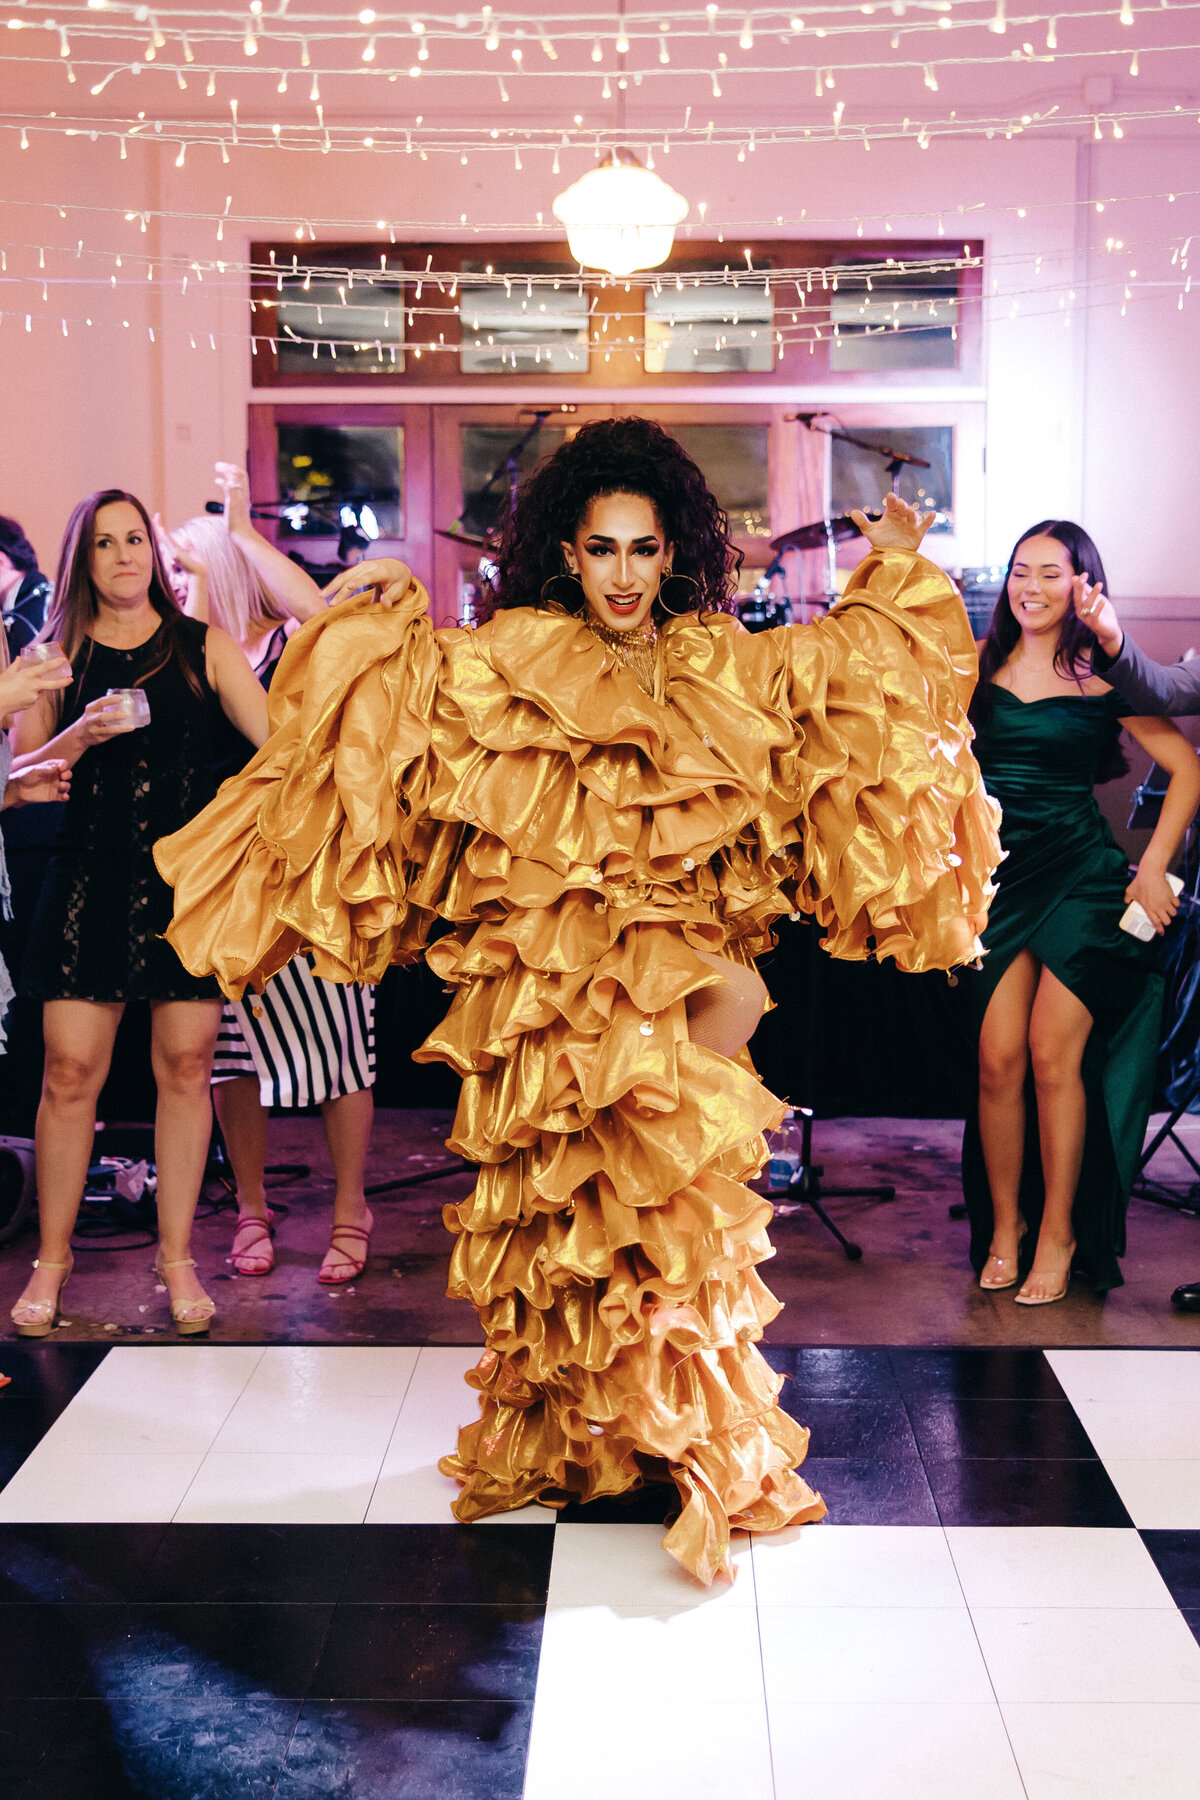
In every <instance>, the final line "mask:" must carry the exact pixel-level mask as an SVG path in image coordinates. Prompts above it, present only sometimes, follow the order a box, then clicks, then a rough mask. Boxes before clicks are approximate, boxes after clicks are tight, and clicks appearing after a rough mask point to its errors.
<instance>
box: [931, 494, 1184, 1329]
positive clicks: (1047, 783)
mask: <svg viewBox="0 0 1200 1800" xmlns="http://www.w3.org/2000/svg"><path fill="white" fill-rule="evenodd" d="M1103 583H1104V571H1103V567H1102V565H1101V562H1100V557H1099V555H1098V553H1097V551H1096V547H1095V545H1094V544H1093V543H1092V541H1091V539H1090V538H1089V537H1088V536H1087V534H1086V533H1085V532H1084V531H1082V530H1081V529H1080V527H1079V526H1077V525H1072V524H1070V523H1068V522H1066V521H1062V520H1046V521H1044V522H1043V523H1042V524H1040V525H1035V526H1034V527H1033V528H1032V530H1031V531H1029V532H1027V533H1026V534H1025V536H1024V537H1022V538H1021V539H1020V540H1019V542H1018V543H1017V545H1016V548H1015V549H1014V551H1013V554H1012V559H1011V561H1010V563H1009V567H1008V571H1007V574H1006V577H1005V584H1004V587H1003V588H1002V590H1001V594H1000V599H999V600H998V602H997V604H996V610H995V612H994V613H993V615H992V621H991V626H990V628H989V631H988V635H987V639H986V640H985V642H984V643H983V645H982V646H981V655H980V682H979V689H978V692H977V694H976V700H975V704H974V707H973V709H972V717H973V719H974V722H975V726H976V731H977V734H978V735H977V741H976V744H975V753H976V755H977V757H978V759H979V763H980V766H981V768H982V770H983V773H984V778H985V780H986V782H987V786H988V790H989V792H990V793H991V794H992V795H993V796H994V798H995V799H997V800H998V801H999V802H1000V805H1001V807H1002V808H1003V813H1004V817H1003V822H1002V824H1001V829H1000V841H1001V844H1002V845H1003V847H1004V850H1005V853H1006V856H1005V861H1004V862H1002V863H1001V865H1000V868H999V870H998V871H997V875H996V882H997V893H996V897H995V900H994V901H993V904H992V909H991V913H990V916H989V921H988V927H987V931H986V933H985V935H984V938H983V946H984V950H985V952H986V954H985V956H984V958H983V966H982V968H981V969H980V970H979V971H978V972H977V973H972V974H971V975H970V976H969V977H968V979H969V983H970V991H971V997H972V1002H973V1009H974V1016H975V1019H976V1023H977V1026H978V1029H979V1105H978V1114H977V1117H973V1118H972V1117H969V1118H968V1121H967V1130H966V1136H965V1140H964V1144H963V1190H964V1195H965V1198H966V1202H967V1212H968V1215H969V1217H970V1221H971V1262H972V1265H973V1266H974V1268H975V1270H976V1273H977V1274H978V1275H979V1285H980V1286H981V1287H983V1288H988V1289H999V1288H1009V1287H1016V1286H1017V1284H1018V1282H1019V1281H1021V1277H1022V1275H1024V1280H1023V1282H1021V1286H1020V1288H1019V1291H1018V1292H1017V1294H1016V1296H1015V1298H1016V1299H1017V1300H1018V1301H1019V1302H1020V1303H1021V1304H1023V1305H1026V1306H1044V1305H1047V1304H1048V1303H1050V1302H1051V1301H1054V1300H1061V1299H1062V1298H1063V1297H1064V1295H1065V1294H1066V1292H1067V1287H1068V1284H1069V1282H1070V1278H1071V1273H1072V1270H1073V1269H1075V1270H1078V1271H1080V1272H1081V1273H1084V1274H1086V1275H1088V1276H1089V1277H1090V1278H1091V1280H1092V1281H1093V1282H1094V1284H1095V1286H1096V1289H1097V1290H1098V1291H1099V1292H1104V1291H1105V1290H1106V1289H1108V1288H1111V1287H1116V1286H1118V1285H1119V1284H1120V1282H1121V1279H1122V1277H1121V1272H1120V1265H1119V1261H1118V1259H1119V1257H1120V1256H1121V1255H1122V1254H1123V1252H1124V1248H1125V1209H1126V1205H1127V1203H1128V1198H1129V1190H1130V1187H1131V1185H1132V1182H1133V1177H1134V1171H1135V1168H1136V1163H1137V1158H1138V1155H1139V1153H1140V1150H1141V1146H1142V1139H1143V1136H1144V1133H1145V1127H1146V1120H1147V1116H1148V1114H1149V1109H1150V1098H1151V1093H1152V1089H1153V1082H1154V1067H1155V1059H1156V1056H1157V1053H1158V1042H1159V1029H1160V1023H1161V1013H1162V980H1161V977H1160V976H1159V975H1158V973H1157V969H1156V961H1157V958H1156V945H1155V941H1154V940H1152V941H1151V942H1149V943H1142V942H1140V941H1139V940H1138V939H1137V938H1136V937H1133V936H1131V935H1130V934H1129V933H1128V932H1127V931H1123V930H1122V929H1121V927H1120V920H1121V916H1122V913H1123V911H1124V908H1125V905H1126V903H1127V902H1129V901H1132V900H1137V901H1139V902H1140V904H1141V905H1142V907H1143V908H1144V909H1145V911H1146V913H1147V914H1148V916H1149V918H1150V920H1151V922H1152V924H1153V925H1154V928H1155V931H1156V932H1157V933H1159V934H1161V933H1162V931H1163V930H1164V929H1165V928H1166V926H1167V925H1168V924H1169V923H1170V920H1171V917H1172V915H1173V914H1174V912H1175V910H1176V905H1177V902H1176V901H1175V898H1174V896H1173V895H1172V893H1171V889H1170V887H1169V886H1168V884H1167V880H1166V874H1167V868H1168V866H1169V863H1170V860H1171V858H1172V856H1173V855H1174V854H1175V851H1176V849H1177V848H1178V846H1179V843H1180V841H1181V839H1182V837H1183V834H1184V831H1185V830H1186V829H1187V826H1188V824H1189V823H1190V821H1191V819H1192V816H1193V814H1194V813H1195V811H1196V808H1197V805H1198V804H1200V762H1198V761H1197V758H1196V755H1195V753H1194V751H1193V750H1192V748H1191V746H1190V744H1189V743H1188V741H1187V739H1186V738H1185V737H1184V736H1183V735H1182V733H1181V732H1179V731H1178V729H1177V728H1176V727H1175V726H1174V725H1172V724H1171V722H1170V721H1169V720H1167V719H1149V718H1130V717H1128V716H1127V710H1128V709H1127V708H1125V707H1124V706H1123V705H1122V703H1121V701H1120V700H1119V699H1118V697H1117V695H1116V694H1115V693H1114V692H1113V691H1112V689H1111V688H1110V687H1108V685H1107V684H1106V683H1105V682H1103V681H1101V680H1099V678H1098V677H1095V676H1093V675H1092V674H1091V672H1090V660H1089V650H1090V639H1089V637H1088V634H1087V633H1086V631H1085V630H1084V629H1083V627H1082V626H1081V625H1080V624H1079V622H1078V620H1077V618H1076V616H1075V610H1074V600H1075V596H1076V594H1079V595H1080V596H1081V597H1083V598H1085V599H1086V598H1089V597H1090V596H1091V595H1092V594H1093V593H1099V592H1100V591H1101V588H1102V586H1103ZM1122 725H1123V726H1124V727H1125V729H1126V730H1127V731H1128V732H1129V733H1130V735H1131V736H1132V737H1133V738H1134V739H1135V740H1136V741H1137V743H1139V744H1140V745H1141V746H1142V748H1143V749H1145V750H1148V751H1149V752H1150V754H1151V756H1152V757H1153V758H1154V759H1155V761H1157V762H1159V763H1160V764H1161V765H1162V766H1163V768H1165V769H1166V770H1167V772H1168V774H1169V775H1170V786H1169V788H1168V790H1167V795H1166V798H1165V799H1164V801H1163V807H1162V813H1161V816H1160V820H1159V824H1158V826H1157V828H1156V830H1155V832H1154V835H1153V837H1152V838H1151V840H1150V843H1149V845H1148V846H1147V849H1146V851H1145V853H1144V854H1143V856H1142V860H1141V864H1140V865H1139V867H1138V870H1137V873H1136V874H1135V876H1134V877H1133V879H1132V881H1131V880H1130V877H1129V869H1128V864H1127V862H1126V859H1125V856H1124V854H1123V852H1122V851H1121V850H1120V849H1119V848H1118V846H1117V844H1116V843H1115V841H1114V839H1113V836H1112V833H1111V831H1110V830H1109V828H1108V825H1107V823H1106V822H1105V820H1104V818H1103V816H1102V815H1101V812H1100V808H1099V806H1098V805H1097V803H1096V798H1095V795H1094V793H1093V788H1094V786H1095V784H1096V783H1097V782H1098V781H1106V780H1111V779H1112V777H1113V776H1114V775H1116V774H1119V773H1121V771H1122V768H1123V766H1124V765H1123V762H1122V759H1121V753H1120V748H1119V741H1118V740H1119V736H1120V729H1121V726H1122Z"/></svg>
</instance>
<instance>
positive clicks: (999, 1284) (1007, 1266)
mask: <svg viewBox="0 0 1200 1800" xmlns="http://www.w3.org/2000/svg"><path fill="white" fill-rule="evenodd" d="M1026 1229H1027V1227H1025V1226H1022V1228H1021V1235H1020V1237H1019V1238H1018V1239H1017V1254H1016V1255H1015V1256H989V1257H988V1259H987V1262H985V1263H984V1265H983V1268H982V1269H981V1271H980V1274H979V1285H980V1287H981V1288H982V1289H983V1291H984V1293H985V1294H998V1293H1001V1292H1003V1290H1004V1289H1005V1288H1010V1287H1016V1285H1017V1282H1018V1281H1019V1279H1020V1273H1019V1270H1018V1268H1017V1264H1018V1263H1019V1262H1020V1260H1021V1245H1022V1244H1023V1243H1024V1241H1025V1231H1026ZM990 1263H994V1264H995V1265H996V1271H997V1273H998V1274H999V1276H1000V1279H999V1280H998V1281H985V1280H984V1276H985V1275H986V1274H987V1270H988V1264H990ZM1010 1271H1011V1273H1010Z"/></svg>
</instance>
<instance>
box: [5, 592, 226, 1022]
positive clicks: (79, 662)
mask: <svg viewBox="0 0 1200 1800" xmlns="http://www.w3.org/2000/svg"><path fill="white" fill-rule="evenodd" d="M177 630H178V633H179V643H180V648H181V650H182V652H183V655H184V656H185V657H186V659H187V663H188V667H189V668H190V669H191V670H192V672H193V673H194V675H195V676H196V677H197V680H198V682H199V688H200V691H199V693H197V692H196V691H195V689H194V688H193V687H192V685H191V683H190V682H189V681H188V680H187V677H186V676H185V674H184V672H183V670H182V669H181V668H180V666H179V662H178V660H177V659H176V658H175V657H173V656H172V657H171V658H169V659H168V660H167V661H166V663H165V664H164V665H163V666H162V667H161V668H159V669H157V671H156V672H155V673H154V674H152V675H149V676H146V675H145V674H144V671H145V670H147V669H153V668H154V666H155V664H156V663H159V662H160V661H161V660H162V657H163V652H164V648H165V646H164V643H163V638H164V635H165V628H162V627H160V629H159V630H158V631H157V632H156V633H155V635H154V636H153V637H152V638H151V639H150V640H149V641H148V642H147V643H145V644H142V645H140V646H139V647H138V648H137V649H136V650H115V649H113V648H112V647H111V646H110V645H108V644H98V643H95V642H94V641H91V640H89V641H88V642H86V643H85V644H84V645H83V647H82V649H81V650H80V651H79V653H78V655H77V656H76V658H75V681H74V684H73V685H72V686H71V687H69V688H68V689H67V690H66V694H65V697H64V706H63V711H62V715H61V724H60V727H59V729H60V730H61V729H63V728H65V727H66V726H68V725H71V724H73V723H74V721H75V720H76V719H78V718H79V716H80V714H81V713H82V712H83V710H84V708H85V707H86V706H88V705H89V703H90V702H91V701H93V700H98V699H100V698H101V697H102V696H103V695H104V694H105V693H106V692H107V691H108V689H109V688H124V687H134V686H140V687H143V688H144V689H145V691H146V695H147V698H148V699H149V702H150V723H149V724H148V725H144V726H142V727H141V728H140V729H138V730H137V731H130V732H125V733H122V735H121V736H119V737H114V738H109V739H108V740H107V742H105V743H103V744H93V745H92V746H91V748H90V749H88V750H85V751H84V753H83V755H82V756H81V757H80V759H79V761H78V762H77V763H76V764H75V768H74V773H73V776H72V781H71V798H70V800H69V801H68V802H67V804H66V807H65V808H64V816H63V822H62V826H61V828H60V830H59V834H58V841H57V843H56V845H55V850H54V856H53V858H52V860H51V863H50V867H49V869H48V870H47V872H46V880H45V883H44V885H43V888H42V894H41V899H40V901H39V903H38V909H37V914H36V917H35V919H34V923H33V931H32V934H31V941H30V945H29V953H28V958H27V961H26V965H25V983H24V985H25V987H26V989H27V991H28V992H29V993H30V994H32V995H34V996H35V997H36V998H39V999H42V1000H217V999H219V998H220V989H219V988H218V986H217V984H216V982H215V980H213V979H212V978H211V977H204V978H197V977H196V976H194V975H189V974H188V972H187V970H186V969H185V968H184V966H183V964H182V963H181V962H180V960H179V958H178V957H177V956H176V954H175V952H174V951H173V950H172V949H171V947H170V945H169V944H167V943H166V942H165V941H164V939H163V935H162V934H163V932H165V930H166V928H167V926H168V925H169V924H170V922H171V904H172V894H171V890H170V888H169V887H168V886H167V884H166V882H165V881H164V880H163V879H162V877H161V876H160V875H159V873H158V870H157V869H156V868H155V866H154V854H153V852H154V844H155V842H156V840H157V839H158V838H160V837H166V836H167V835H168V834H169V833H171V832H173V831H178V830H179V828H180V826H182V825H185V824H186V823H187V822H188V820H189V819H193V818H194V817H195V816H196V814H197V813H198V812H200V811H201V809H202V808H203V807H204V806H206V805H207V804H208V802H209V801H210V800H211V799H212V797H213V794H214V792H215V791H216V790H215V784H214V780H213V772H212V761H213V739H214V730H215V725H216V720H217V718H218V717H219V716H223V715H221V713H220V705H219V702H218V700H217V697H216V695H215V693H214V692H213V690H212V689H211V688H210V687H209V685H208V681H207V678H206V676H205V669H204V640H205V635H206V633H207V630H208V627H207V626H206V625H201V624H199V623H198V622H197V621H196V620H195V619H180V620H179V621H178V623H177Z"/></svg>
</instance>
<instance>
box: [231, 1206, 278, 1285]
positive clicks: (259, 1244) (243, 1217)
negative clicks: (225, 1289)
mask: <svg viewBox="0 0 1200 1800" xmlns="http://www.w3.org/2000/svg"><path fill="white" fill-rule="evenodd" d="M274 1217H275V1214H274V1213H273V1212H269V1213H268V1214H267V1216H266V1218H265V1219H260V1218H259V1217H258V1216H257V1215H256V1214H255V1213H242V1214H240V1215H239V1217H238V1222H237V1226H236V1227H235V1229H234V1233H233V1245H232V1248H231V1250H230V1254H229V1260H230V1262H231V1263H232V1264H233V1266H234V1268H235V1269H236V1270H237V1272H238V1274H239V1275H269V1274H270V1273H271V1270H272V1269H273V1268H274V1267H275V1248H274V1245H273V1244H272V1242H271V1239H272V1238H273V1237H274V1236H275V1228H274V1225H273V1224H272V1220H273V1219H274ZM251 1231H253V1234H254V1235H253V1236H251V1235H250V1233H251ZM243 1233H245V1234H246V1235H245V1236H243ZM248 1264H249V1265H251V1266H249V1267H247V1265H248Z"/></svg>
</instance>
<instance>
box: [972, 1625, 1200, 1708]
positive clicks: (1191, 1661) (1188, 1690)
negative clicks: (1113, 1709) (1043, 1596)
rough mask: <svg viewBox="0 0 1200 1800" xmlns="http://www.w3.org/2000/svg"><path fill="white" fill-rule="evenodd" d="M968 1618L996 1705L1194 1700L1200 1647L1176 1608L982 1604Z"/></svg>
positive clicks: (1199, 1689) (1199, 1687)
mask: <svg viewBox="0 0 1200 1800" xmlns="http://www.w3.org/2000/svg"><path fill="white" fill-rule="evenodd" d="M971 1619H972V1623H973V1624H974V1626H975V1629H976V1631H977V1632H978V1634H979V1642H980V1644H981V1646H982V1648H983V1654H984V1659H985V1661H986V1663H987V1670H988V1674H989V1675H990V1676H991V1679H992V1683H993V1686H994V1688H995V1691H996V1697H997V1699H998V1700H1000V1701H1001V1702H1002V1703H1004V1702H1007V1701H1010V1700H1013V1701H1017V1700H1023V1701H1039V1702H1045V1701H1072V1702H1094V1703H1097V1704H1099V1703H1104V1702H1107V1703H1119V1702H1125V1701H1143V1700H1159V1701H1173V1702H1179V1703H1184V1702H1198V1703H1200V1644H1198V1643H1197V1642H1196V1640H1195V1638H1194V1637H1193V1636H1192V1634H1191V1632H1190V1631H1189V1630H1188V1627H1187V1623H1186V1621H1185V1620H1184V1617H1183V1614H1182V1613H1180V1612H1176V1611H1167V1610H1166V1609H1165V1608H1160V1609H1156V1610H1150V1609H1147V1610H1145V1611H1141V1610H1138V1609H1136V1608H1134V1607H1126V1608H1113V1609H1111V1610H1110V1609H1108V1608H1105V1607H1099V1606H1096V1607H1088V1608H1084V1607H1061V1608H1046V1609H1044V1610H1033V1609H1030V1610H1028V1611H1022V1610H1021V1609H1020V1608H1019V1607H1004V1608H991V1607H980V1608H978V1609H974V1610H972V1613H971Z"/></svg>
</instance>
